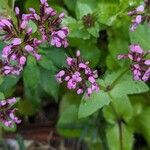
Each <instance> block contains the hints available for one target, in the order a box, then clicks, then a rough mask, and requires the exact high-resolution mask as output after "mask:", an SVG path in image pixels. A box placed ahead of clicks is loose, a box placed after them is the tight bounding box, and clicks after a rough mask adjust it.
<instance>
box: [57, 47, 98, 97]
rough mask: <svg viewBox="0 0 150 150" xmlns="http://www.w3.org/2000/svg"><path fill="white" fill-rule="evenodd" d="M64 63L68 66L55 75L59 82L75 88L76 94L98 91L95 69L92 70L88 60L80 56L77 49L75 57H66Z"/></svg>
mask: <svg viewBox="0 0 150 150" xmlns="http://www.w3.org/2000/svg"><path fill="white" fill-rule="evenodd" d="M66 63H67V66H68V67H67V68H66V69H65V70H61V71H60V72H58V74H57V75H56V79H57V81H58V82H59V83H62V82H64V83H66V84H67V88H68V89H69V90H75V91H76V92H77V94H83V93H84V92H86V96H87V97H88V96H90V95H91V94H92V93H93V92H94V91H96V92H98V91H99V85H98V84H97V83H96V78H97V77H98V75H97V71H93V70H92V69H91V68H90V67H89V62H86V61H84V60H83V59H82V58H81V56H80V51H79V50H78V51H77V52H76V58H71V57H67V59H66Z"/></svg>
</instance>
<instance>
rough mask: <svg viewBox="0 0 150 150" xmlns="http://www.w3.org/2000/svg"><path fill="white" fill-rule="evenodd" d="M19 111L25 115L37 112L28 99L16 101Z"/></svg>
mask: <svg viewBox="0 0 150 150" xmlns="http://www.w3.org/2000/svg"><path fill="white" fill-rule="evenodd" d="M17 108H18V109H19V113H20V114H22V115H25V116H32V115H34V114H35V113H36V112H37V109H36V108H35V107H34V105H33V104H32V103H31V102H30V101H29V100H21V101H19V102H18V107H17Z"/></svg>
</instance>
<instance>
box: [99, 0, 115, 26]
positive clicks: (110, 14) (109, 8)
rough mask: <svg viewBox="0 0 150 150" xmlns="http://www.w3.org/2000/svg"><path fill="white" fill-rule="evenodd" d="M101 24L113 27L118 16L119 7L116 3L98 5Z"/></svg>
mask: <svg viewBox="0 0 150 150" xmlns="http://www.w3.org/2000/svg"><path fill="white" fill-rule="evenodd" d="M98 9H99V14H98V17H99V22H100V23H102V24H106V25H109V26H110V25H112V24H113V23H114V21H115V20H116V19H117V16H118V5H117V4H116V3H111V2H110V3H109V2H107V3H106V2H102V3H100V4H99V5H98Z"/></svg>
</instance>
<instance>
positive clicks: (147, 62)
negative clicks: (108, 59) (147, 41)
mask: <svg viewBox="0 0 150 150" xmlns="http://www.w3.org/2000/svg"><path fill="white" fill-rule="evenodd" d="M129 48H130V52H129V53H128V54H123V55H118V59H126V58H128V59H130V60H131V71H132V74H133V78H134V80H142V81H149V80H150V59H147V55H149V54H150V51H148V52H144V51H143V49H142V48H141V47H140V46H139V45H137V44H132V45H130V47H129Z"/></svg>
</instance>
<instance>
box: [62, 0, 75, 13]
mask: <svg viewBox="0 0 150 150" xmlns="http://www.w3.org/2000/svg"><path fill="white" fill-rule="evenodd" d="M63 1H64V3H65V5H66V6H67V7H68V9H69V10H70V11H75V8H76V7H75V6H76V0H71V1H70V0H63Z"/></svg>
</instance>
